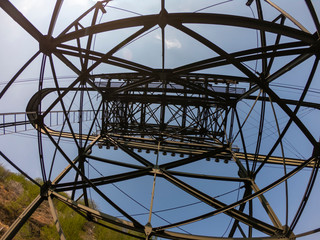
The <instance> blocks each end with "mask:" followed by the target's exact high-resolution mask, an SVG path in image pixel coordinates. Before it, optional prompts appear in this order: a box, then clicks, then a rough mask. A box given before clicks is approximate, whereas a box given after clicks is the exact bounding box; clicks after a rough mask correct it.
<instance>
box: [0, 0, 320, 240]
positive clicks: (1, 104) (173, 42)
mask: <svg viewBox="0 0 320 240" xmlns="http://www.w3.org/2000/svg"><path fill="white" fill-rule="evenodd" d="M11 2H12V3H13V4H14V5H15V6H16V7H17V8H18V10H20V11H21V12H22V13H23V14H24V15H25V16H26V18H27V19H29V21H30V22H31V23H32V24H34V26H35V27H36V28H37V29H38V30H39V31H40V32H42V33H43V34H46V33H47V29H48V26H49V24H50V17H49V16H51V13H52V11H53V8H54V4H55V1H53V0H50V1H37V0H31V1H30V0H15V1H11ZM221 2H224V1H211V0H210V1H209V0H203V1H191V0H188V1H182V0H175V1H174V0H170V1H169V0H168V1H166V9H167V11H168V12H169V13H173V12H194V11H197V10H200V9H203V8H205V7H207V6H210V5H212V4H215V3H217V4H218V3H221ZM273 2H274V3H276V4H277V5H278V6H280V7H281V8H282V9H284V10H285V11H286V12H287V13H289V14H290V15H291V16H293V17H294V18H295V19H296V20H297V21H298V22H300V23H301V24H302V25H303V26H304V27H305V28H306V29H307V30H308V31H309V32H311V33H314V32H315V26H314V24H313V23H312V19H311V17H310V14H309V13H308V10H307V8H306V5H305V3H304V1H302V0H292V1H290V4H288V2H287V1H280V0H278V1H276V0H274V1H273ZM245 3H246V1H243V0H234V1H225V2H224V3H223V4H220V5H217V6H214V7H211V8H208V9H205V10H203V11H200V12H208V13H221V14H237V15H239V16H245V17H250V18H257V13H256V10H255V6H254V4H253V5H252V10H251V9H250V8H249V7H247V6H246V5H245ZM92 4H94V1H91V0H80V1H79V0H65V1H64V4H63V6H62V9H61V13H60V15H59V18H58V21H57V25H56V28H55V31H54V34H53V36H54V37H56V36H58V35H59V33H60V32H61V31H63V29H64V28H65V27H66V26H68V25H69V24H70V23H71V22H72V21H73V20H74V19H76V18H77V17H78V16H79V15H80V14H81V13H82V12H84V11H85V10H86V9H88V8H89V7H90V6H91V5H92ZM313 4H314V6H315V9H316V10H319V9H320V3H319V1H315V0H314V1H313ZM108 5H109V6H110V7H107V8H106V9H107V13H106V14H104V15H103V16H102V18H101V19H100V18H99V21H101V22H106V21H111V20H115V19H121V18H124V17H135V16H138V15H139V14H142V15H146V14H157V13H159V11H160V6H161V4H160V1H159V0H148V1H143V0H136V1H132V0H131V1H130V0H114V1H112V2H110V3H109V4H108ZM262 5H263V7H264V9H266V11H265V15H264V17H265V19H267V20H271V19H273V18H275V17H276V16H277V15H278V14H279V12H277V11H276V10H275V9H273V8H272V7H271V6H270V5H268V4H267V3H266V2H264V1H262ZM119 8H122V9H126V10H130V11H131V12H133V13H129V12H125V11H123V10H119ZM318 14H319V13H318ZM99 17H100V16H99ZM0 21H1V24H0V34H1V39H0V47H1V55H0V63H1V64H0V89H2V88H3V87H4V86H5V83H6V82H8V81H9V80H10V78H11V77H12V76H13V75H14V74H15V73H16V72H17V71H18V70H19V68H20V67H21V66H22V65H23V64H24V63H25V62H26V61H27V60H28V59H30V57H31V56H32V55H33V54H34V53H35V52H37V51H38V48H39V46H38V43H37V41H35V40H34V39H33V38H32V37H31V36H30V35H29V34H28V33H26V32H25V31H24V30H23V29H22V28H21V27H19V26H18V25H17V24H16V23H15V22H14V21H13V20H12V19H10V17H8V16H7V14H6V13H5V12H4V11H2V10H0ZM88 21H90V19H84V21H83V24H86V23H88ZM286 24H287V25H288V26H289V27H292V28H297V26H295V25H294V24H293V23H292V22H290V21H289V20H287V21H286ZM187 26H188V27H190V28H191V29H192V30H194V31H196V32H198V33H200V34H202V35H203V36H204V37H206V38H207V39H209V40H211V41H213V42H214V43H216V44H217V45H218V46H220V47H221V48H222V49H224V50H225V51H226V52H228V53H230V52H236V51H241V50H245V49H248V48H255V47H256V46H257V44H258V45H259V44H260V41H259V39H257V35H258V34H257V31H256V30H254V29H243V28H237V27H226V26H217V25H214V26H208V25H200V24H194V25H192V24H189V25H187ZM136 30H137V29H136V28H133V29H124V30H117V31H114V32H108V33H102V34H99V35H98V36H97V38H96V39H95V45H94V50H96V51H101V52H106V51H107V50H108V49H111V48H112V47H113V46H114V45H115V44H117V43H118V42H120V41H121V40H123V39H124V38H125V37H126V36H127V35H128V34H129V33H133V32H134V31H136ZM274 38H275V34H270V33H268V34H267V39H268V44H271V43H272V42H273V41H274ZM83 41H84V42H85V40H83ZM286 41H290V39H286V38H285V37H284V38H283V39H282V42H283V43H285V42H286ZM165 55H166V58H165V67H166V68H174V67H178V66H181V65H184V64H188V63H190V62H193V61H199V60H202V59H206V58H210V57H214V56H217V54H216V53H215V52H213V51H211V50H210V51H209V50H208V48H207V47H205V46H203V45H201V44H199V43H198V42H197V41H195V40H194V39H192V38H191V37H189V36H186V35H185V34H184V33H182V32H179V31H177V30H176V29H174V28H173V27H170V26H168V27H167V28H166V39H165ZM115 56H117V57H121V58H124V59H126V60H130V61H136V62H138V63H140V64H145V65H148V66H150V67H153V68H161V30H160V29H155V30H154V31H152V32H151V33H149V34H147V35H146V36H144V37H143V38H141V39H139V40H138V41H135V42H133V43H131V44H129V45H127V46H125V47H124V48H122V49H121V50H119V51H118V52H117V53H116V54H115ZM294 57H295V56H289V57H284V58H279V59H276V60H275V63H274V66H273V68H272V71H271V72H275V71H276V70H277V69H278V68H280V67H282V66H283V65H285V64H286V63H288V62H289V61H291V60H292V59H293V58H294ZM54 61H55V64H56V67H57V72H58V76H59V79H61V82H62V83H61V84H62V85H68V84H69V83H70V81H71V80H70V78H71V79H72V78H73V79H74V78H75V74H74V73H73V72H72V71H71V70H69V69H68V68H67V67H65V66H64V65H63V64H61V62H59V60H58V59H57V58H54ZM71 61H74V62H76V60H74V59H71ZM313 62H314V57H311V58H310V59H309V60H307V61H305V62H303V63H302V64H300V65H299V66H298V67H296V68H295V69H293V70H292V71H290V72H288V73H286V74H284V75H283V76H281V77H280V78H279V79H277V80H276V81H275V82H274V84H281V87H277V86H272V89H273V90H274V91H275V92H276V93H277V94H278V95H279V96H280V97H281V98H290V99H295V100H297V99H299V97H300V95H301V92H302V90H301V87H303V86H304V85H305V83H306V80H307V78H308V76H309V73H310V71H311V67H312V64H313ZM40 64H41V57H38V58H37V59H36V60H35V61H34V62H33V63H31V64H30V66H29V67H28V68H27V69H26V70H25V71H24V72H23V73H22V74H21V76H20V77H19V78H18V80H20V81H21V82H20V83H18V81H17V83H15V84H13V85H12V87H10V89H9V90H8V91H7V93H6V94H5V96H4V97H3V98H2V99H1V100H0V112H1V113H9V112H24V111H25V108H26V105H27V103H28V101H29V99H30V98H31V96H32V95H33V94H34V93H35V92H36V91H37V89H38V86H37V79H38V77H39V72H40ZM246 64H247V66H248V67H249V68H250V69H253V70H256V71H257V72H260V71H261V61H258V62H256V61H250V62H247V63H246ZM48 69H49V67H48V68H47V69H46V72H45V77H48V80H47V81H45V83H44V87H52V86H53V83H52V75H51V73H50V71H49V70H48ZM117 71H122V69H119V68H117V67H114V66H111V65H101V66H99V67H97V68H96V69H95V70H94V72H95V73H99V72H108V73H113V72H117ZM226 72H227V73H228V74H230V75H236V76H238V75H239V76H241V73H239V70H237V69H236V68H235V67H233V66H229V65H228V66H223V67H216V68H213V69H205V70H203V71H202V72H201V73H214V74H224V73H226ZM242 75H243V74H242ZM50 78H51V80H50ZM319 78H320V71H319V70H317V71H316V73H315V77H314V79H315V80H314V81H313V82H312V84H311V88H312V91H310V92H309V93H308V94H307V96H306V100H307V101H310V102H316V103H319V90H318V89H320V82H319V81H318V80H319ZM286 86H294V87H295V89H292V88H286ZM237 87H243V88H248V84H239V85H238V86H237ZM257 94H258V92H256V93H254V95H255V96H256V95H257ZM93 95H94V94H93ZM93 95H92V96H93ZM51 97H52V98H54V96H50V97H48V99H46V100H47V102H45V103H44V106H43V107H44V108H45V106H47V105H48V104H50V101H52V99H51ZM68 99H69V102H70V99H71V96H68ZM66 101H68V100H66ZM96 102H97V103H98V102H99V100H98V98H97V99H96ZM253 102H254V101H251V100H245V101H243V102H241V103H239V113H240V119H241V122H244V121H245V117H246V116H247V115H248V113H249V111H250V109H251V107H252V106H253ZM85 106H86V107H88V108H90V106H89V104H86V105H85ZM76 107H77V106H75V108H76ZM260 107H261V105H260V104H259V103H258V104H257V105H256V106H255V107H254V108H253V111H252V114H250V116H249V118H248V121H247V123H246V127H245V128H244V129H245V130H246V132H245V137H246V142H247V147H248V149H249V150H250V152H254V150H255V141H256V138H257V127H258V122H259V112H260ZM57 109H59V107H57ZM275 109H276V112H277V119H278V121H279V125H280V128H281V129H282V128H283V127H284V126H285V124H286V122H287V121H288V119H289V118H288V116H287V115H286V114H285V113H284V112H283V111H282V110H281V109H280V108H279V107H278V106H275ZM298 116H299V118H300V119H301V120H302V121H303V123H304V124H305V125H306V126H307V128H308V129H309V130H310V132H311V134H312V135H313V137H314V138H315V139H318V138H319V137H320V134H319V128H318V124H317V122H318V121H317V119H319V117H320V116H319V111H318V110H310V109H306V108H302V109H301V110H300V111H299V113H298ZM265 121H266V122H265V131H264V135H263V141H262V143H263V145H262V147H261V153H262V154H266V153H268V151H269V150H270V148H271V147H272V145H273V144H274V142H275V140H276V139H277V129H276V128H277V127H276V124H275V121H274V116H273V113H272V107H271V105H270V104H267V110H266V120H265ZM86 126H89V125H86ZM87 128H88V127H87ZM57 129H59V127H57ZM75 129H76V126H75ZM0 143H1V150H3V151H4V152H5V154H6V155H7V156H8V157H9V158H10V159H12V160H14V161H15V163H16V164H17V165H18V166H20V167H21V168H22V169H24V170H25V171H26V172H27V173H28V174H29V175H30V176H33V177H40V176H41V171H40V166H39V160H38V147H37V139H36V137H35V131H27V132H21V133H18V134H8V135H4V136H0ZM284 144H285V151H286V156H288V157H294V158H302V159H307V158H308V157H310V155H311V153H312V150H313V146H312V145H311V144H310V142H309V141H308V140H307V139H306V137H305V136H304V135H303V134H302V133H301V131H300V130H299V129H298V128H297V127H296V126H295V125H293V126H292V127H291V128H290V129H289V131H288V133H287V134H286V136H285V139H284ZM235 145H237V146H238V147H240V149H242V148H243V146H242V144H241V141H240V137H238V138H237V139H236V141H235ZM62 146H63V149H64V150H65V151H66V152H67V153H68V155H69V156H70V157H71V158H72V157H73V156H75V155H76V148H75V146H74V144H73V143H70V142H65V143H62ZM44 150H45V153H46V160H47V161H46V164H47V167H48V168H49V165H50V161H51V159H52V156H53V153H54V148H53V146H52V144H51V143H50V141H49V140H48V139H46V138H44ZM94 151H95V154H97V155H98V156H105V154H106V151H105V150H99V149H98V148H95V149H94ZM276 153H278V154H280V153H281V151H280V148H277V150H276ZM142 154H143V156H144V157H146V158H147V159H148V160H149V161H151V162H155V161H156V155H154V154H153V153H152V154H146V153H142ZM107 156H108V157H110V158H111V159H121V161H125V162H131V161H132V160H131V159H130V158H129V157H128V156H127V155H125V154H123V153H120V151H112V150H111V151H108V153H107ZM56 159H57V160H56V164H55V168H54V172H53V175H57V174H58V173H59V172H60V171H61V169H63V168H64V167H65V166H66V165H67V163H66V162H65V161H64V160H63V158H62V157H61V156H60V155H59V154H58V157H57V158H56ZM176 159H178V156H176ZM171 160H172V158H170V157H169V156H160V158H159V161H161V162H166V161H171ZM0 162H2V163H4V164H5V166H8V167H9V168H10V166H9V165H8V164H7V163H5V162H4V160H3V159H1V160H0ZM92 164H93V166H94V167H95V169H99V172H98V171H96V170H95V169H94V168H91V169H90V166H88V168H89V169H90V173H91V174H92V176H95V177H99V175H100V174H103V175H108V174H113V173H119V172H121V171H122V169H120V168H119V169H117V168H116V167H115V168H111V167H109V168H104V165H102V164H99V163H92ZM208 164H210V165H208ZM208 166H210V167H208ZM289 169H292V168H289ZM181 170H183V171H190V172H197V173H201V174H216V175H225V176H228V175H234V174H236V172H237V170H238V169H237V167H236V165H235V164H234V163H232V162H231V163H229V164H224V163H223V162H220V163H215V162H209V163H208V162H206V161H205V160H204V161H202V162H199V163H197V164H191V165H190V166H186V167H184V168H181ZM309 174H310V170H303V171H301V172H300V173H298V174H297V175H296V176H294V177H293V178H292V179H290V180H289V182H288V184H289V187H290V188H289V189H290V207H291V209H290V210H291V211H290V213H289V219H292V218H293V217H294V214H295V210H296V209H297V206H298V205H299V202H300V200H301V197H302V195H303V193H304V189H305V187H306V184H307V182H308V176H309ZM281 176H283V168H281V167H279V166H267V167H265V168H264V169H263V170H262V171H261V173H260V174H259V176H258V177H257V179H256V182H257V184H258V186H259V187H260V188H263V187H265V186H267V185H268V184H270V183H272V182H273V181H275V180H276V179H278V178H280V177H281ZM67 179H72V176H70V177H67ZM185 181H189V180H187V179H185ZM318 182H319V181H317V182H316V184H315V187H314V189H315V190H316V189H318V187H319V183H318ZM188 183H189V184H191V185H192V186H194V187H197V188H198V189H201V190H202V191H204V192H206V193H207V194H209V195H211V196H220V195H223V194H224V193H226V192H229V191H231V190H234V189H237V188H238V187H239V186H238V183H232V184H226V183H220V182H217V183H215V185H214V186H213V188H211V187H208V186H209V185H210V184H209V182H206V181H197V180H193V181H192V182H188ZM117 186H118V187H119V188H121V189H122V190H123V191H126V192H127V193H128V194H129V195H130V196H133V197H134V198H135V199H136V200H137V201H138V202H140V203H141V204H143V205H144V206H146V207H149V204H150V192H151V189H152V177H142V178H139V179H136V180H133V181H130V182H123V183H119V184H117ZM137 186H139V187H137ZM101 190H103V191H105V192H108V193H110V195H111V198H112V199H114V200H115V201H118V202H119V204H120V205H121V206H123V207H124V208H125V209H127V210H128V212H130V213H131V214H135V213H141V212H145V209H143V208H142V207H141V206H137V204H136V203H135V202H132V201H130V200H128V198H127V197H126V196H124V195H123V194H122V192H120V191H119V190H118V189H116V187H115V186H112V185H110V186H105V187H101ZM239 193H240V195H241V193H243V189H242V190H239V191H236V192H233V193H231V194H229V195H227V197H225V198H223V197H222V198H221V199H223V201H226V202H230V203H231V202H233V201H235V200H236V199H237V197H238V194H239ZM91 194H92V196H93V198H94V199H95V201H96V202H97V203H98V205H99V203H100V202H102V200H101V199H99V197H98V196H97V194H95V193H94V191H92V193H91ZM155 194H156V198H155V199H156V201H155V210H161V209H165V208H170V207H174V206H181V205H184V204H191V203H196V202H197V199H195V198H194V197H191V196H190V195H188V194H186V193H184V192H183V191H181V190H179V189H177V188H176V187H174V186H173V185H171V184H169V183H168V182H166V181H164V180H163V179H161V178H160V179H159V178H158V180H157V184H156V191H155ZM311 196H312V197H311V198H310V202H309V203H310V204H309V205H308V207H307V208H306V210H305V212H304V214H303V215H302V219H301V221H300V223H299V224H298V225H297V228H296V232H297V233H301V232H305V231H308V230H312V229H315V228H317V227H319V225H318V224H317V223H318V222H319V218H318V216H320V215H319V214H320V210H318V209H319V208H317V207H315V206H316V204H317V201H318V199H319V197H320V196H319V193H318V192H317V191H314V192H313V194H312V195H311ZM266 197H267V199H268V201H269V202H270V205H272V207H273V208H274V210H275V211H276V212H277V213H279V218H280V221H281V222H282V223H283V222H284V219H285V214H284V208H285V205H284V184H282V185H280V186H279V187H277V188H275V189H274V190H271V191H270V192H268V193H266ZM254 206H255V209H257V210H256V213H257V216H256V217H258V218H259V217H260V218H263V219H265V218H266V216H265V213H264V212H263V210H262V209H261V205H260V203H259V201H258V200H257V199H255V200H254ZM99 207H100V209H101V210H103V211H105V212H108V213H110V214H111V215H115V216H117V214H118V212H117V211H115V210H114V209H112V208H111V207H110V206H108V205H107V204H106V205H103V206H101V205H99ZM206 211H209V207H208V206H205V205H204V204H203V203H202V204H198V205H197V204H195V205H194V206H192V207H190V208H182V209H181V210H178V211H177V212H175V213H172V212H170V211H168V212H165V213H163V215H161V216H162V217H163V218H165V219H170V221H178V220H181V219H182V218H183V216H186V217H188V216H193V215H196V214H199V213H204V212H206ZM145 218H146V216H139V217H137V219H139V220H141V222H143V223H144V222H145V221H146V220H145ZM229 222H230V218H229V217H227V216H225V215H221V216H220V215H219V216H217V217H216V218H214V219H208V220H205V221H204V222H203V223H202V222H201V223H200V222H198V223H193V224H189V225H187V226H186V229H188V231H190V232H192V233H193V234H208V235H210V234H217V235H218V236H222V235H223V233H224V231H225V230H226V228H227V227H228V224H229ZM153 224H154V225H157V224H159V225H161V224H164V222H163V220H161V219H159V218H157V217H153ZM210 226H217V227H215V228H212V227H210ZM183 228H184V227H183ZM175 230H177V231H181V230H179V229H175ZM315 236H316V235H315ZM315 236H311V238H308V237H306V238H301V239H314V237H315Z"/></svg>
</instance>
